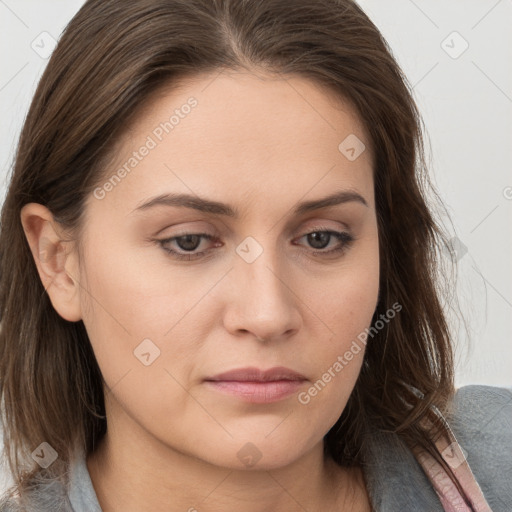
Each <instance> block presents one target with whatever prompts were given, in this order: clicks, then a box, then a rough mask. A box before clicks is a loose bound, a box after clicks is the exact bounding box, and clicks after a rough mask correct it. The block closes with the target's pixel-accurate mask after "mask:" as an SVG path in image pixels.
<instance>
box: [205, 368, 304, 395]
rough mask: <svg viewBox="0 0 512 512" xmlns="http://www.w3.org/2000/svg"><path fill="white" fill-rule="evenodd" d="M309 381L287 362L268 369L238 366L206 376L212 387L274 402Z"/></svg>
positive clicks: (206, 382)
mask: <svg viewBox="0 0 512 512" xmlns="http://www.w3.org/2000/svg"><path fill="white" fill-rule="evenodd" d="M305 381H307V379H306V377H304V375H302V374H300V373H298V372H295V371H293V370H291V369H289V368H285V367H284V366H276V367H274V368H269V369H268V370H260V369H259V368H255V367H247V368H237V369H235V370H230V371H228V372H224V373H220V374H218V375H215V376H213V377H208V378H206V379H204V382H205V384H206V385H207V386H209V387H210V388H212V389H214V390H216V391H218V392H220V393H223V394H227V395H231V396H236V397H237V398H239V399H241V400H243V401H245V402H250V403H260V404H261V403H271V402H277V401H279V400H283V399H284V398H286V397H287V396H289V395H291V394H293V393H295V392H296V391H297V390H298V389H299V388H300V387H301V386H302V385H303V383H304V382H305Z"/></svg>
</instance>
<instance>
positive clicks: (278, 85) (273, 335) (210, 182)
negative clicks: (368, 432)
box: [77, 72, 379, 468]
mask: <svg viewBox="0 0 512 512" xmlns="http://www.w3.org/2000/svg"><path fill="white" fill-rule="evenodd" d="M356 137H357V138H356ZM361 143H364V144H365V145H366V146H369V141H368V140H367V136H366V134H365V132H364V130H363V127H362V125H361V124H360V122H359V120H358V118H357V117H356V116H355V114H354V112H353V111H352V109H351V108H349V106H348V105H347V104H344V103H342V102H341V101H340V100H338V102H335V100H334V98H333V97H332V95H329V94H328V93H327V91H325V90H323V89H320V88H318V86H316V85H315V84H314V83H313V82H310V81H308V80H306V79H304V78H300V77H295V76H294V77H292V76H288V77H287V78H286V80H284V79H278V78H275V77H274V78H273V77H271V76H270V75H268V76H261V75H258V76H256V75H253V74H242V73H235V72H232V73H227V72H224V73H222V74H220V75H219V74H218V73H215V74H209V75H201V76H198V77H197V78H196V79H195V80H193V81H188V82H186V83H183V84H182V86H181V87H180V88H178V89H174V90H172V91H171V92H169V91H167V92H166V93H165V94H163V93H161V94H159V95H158V96H155V97H154V99H153V100H152V102H151V103H150V104H148V107H147V108H146V109H144V111H143V112H142V113H141V115H140V116H138V117H137V119H136V121H135V122H134V123H133V125H132V126H130V127H129V130H128V131H127V132H125V134H124V135H123V138H122V144H121V146H120V150H119V151H118V152H117V154H116V158H117V159H116V161H115V162H114V163H113V164H112V165H111V166H110V167H109V170H108V172H107V178H106V179H105V180H104V181H103V182H101V183H100V184H99V186H98V188H97V189H96V190H95V191H94V194H91V196H90V197H89V199H88V202H87V210H86V225H85V233H84V238H83V247H84V249H83V254H82V259H81V260H80V266H79V270H78V272H79V276H77V280H78V281H79V282H80V284H81V286H80V310H81V316H82V318H83V321H84V324H85V326H86V329H87V332H88V334H89V337H90V340H91V343H92V346H93V349H94V352H95V355H96V357H97V360H98V364H99V367H100V369H101V371H102V374H103V376H104V379H105V382H106V385H107V389H106V400H107V414H109V415H110V417H109V418H108V421H109V425H118V427H117V428H123V429H125V430H124V431H125V432H128V431H129V432H130V433H131V435H132V436H133V438H134V439H135V438H137V439H139V440H140V439H145V438H148V439H151V440H152V441H155V440H156V441H157V443H156V444H153V446H159V447H160V448H161V447H162V446H164V447H165V448H166V449H170V450H177V451H179V452H180V453H184V454H187V455H190V456H193V457H197V458H199V459H201V460H205V461H208V462H210V463H213V464H215V465H220V466H224V467H233V468H235V467H237V468H241V467H243V466H244V465H245V466H250V465H252V464H254V463H255V462H256V463H257V465H258V467H260V468H262V467H265V468H272V467H278V466H282V465H284V464H287V463H289V462H290V461H292V460H294V459H297V458H298V457H300V456H301V455H302V454H305V453H306V452H308V451H309V450H311V449H312V448H313V447H315V446H316V445H318V443H321V441H322V438H323V436H324V435H325V434H326V433H327V432H328V430H329V429H330V428H331V427H332V425H333V424H334V423H335V422H336V420H337V419H338V418H339V416H340V414H341V413H342V411H343V409H344V407H345V405H346V403H347V400H348V397H349V395H350V393H351V391H352V389H353V387H354V384H355V382H356V379H357V376H358V374H359V371H360V367H361V363H362V359H363V354H364V344H363V343H361V342H360V341H357V337H358V335H360V333H361V332H362V331H364V329H365V328H366V327H368V326H369V325H370V322H371V319H372V315H373V313H374V310H375V308H376V305H377V297H378V282H379V257H378V254H379V253H378V233H377V223H376V212H375V202H374V184H373V178H372V165H373V163H372V157H371V155H370V150H369V148H368V149H366V150H365V149H364V147H363V146H362V145H361ZM123 169H124V171H123ZM333 195H338V200H337V201H336V200H333V201H330V202H327V203H325V204H324V205H322V200H323V199H324V198H327V197H330V196H333ZM185 196H186V197H185ZM154 198H159V199H158V200H154ZM165 198H167V199H165ZM317 202H318V203H319V204H316V203H317ZM328 232H332V233H334V234H330V235H329V233H328ZM311 233H312V234H311ZM338 233H339V235H337V234H338ZM186 235H188V236H186ZM179 237H181V238H179ZM173 238H174V240H171V239H173ZM165 240H167V241H165ZM169 251H173V252H169ZM354 340H356V341H357V342H356V345H354ZM355 346H358V347H359V350H357V349H356V348H355ZM348 352H349V353H350V354H351V356H350V354H347V353H348ZM341 361H343V362H341ZM336 363H338V364H336ZM340 366H341V369H340ZM247 367H252V368H253V369H254V368H256V369H259V370H267V369H271V368H274V367H285V368H287V369H289V370H290V371H293V372H296V373H297V374H300V375H302V380H300V379H299V380H288V379H289V378H290V376H289V375H288V376H287V375H284V374H280V375H277V374H275V375H274V377H273V379H274V380H276V379H277V381H276V382H273V383H269V382H267V383H262V382H261V381H259V382H254V380H255V379H257V378H258V376H254V375H252V376H251V374H248V373H244V372H242V374H241V375H234V376H233V375H232V376H231V377H229V376H228V377H219V379H218V380H216V381H215V382H211V381H209V380H208V379H212V378H214V377H215V376H218V375H219V374H222V373H225V372H230V371H232V370H236V369H244V368H247ZM283 377H285V379H283ZM244 379H245V380H246V382H241V380H244ZM247 380H249V381H251V380H252V381H253V382H247ZM315 390H316V392H315ZM121 425H122V427H121ZM160 443H161V444H160ZM164 452H165V450H164Z"/></svg>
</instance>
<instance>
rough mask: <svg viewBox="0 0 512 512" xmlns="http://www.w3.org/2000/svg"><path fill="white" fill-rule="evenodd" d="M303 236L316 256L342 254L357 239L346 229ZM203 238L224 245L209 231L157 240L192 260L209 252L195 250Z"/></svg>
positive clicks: (169, 250)
mask: <svg viewBox="0 0 512 512" xmlns="http://www.w3.org/2000/svg"><path fill="white" fill-rule="evenodd" d="M302 238H306V240H307V243H308V244H309V245H310V247H313V248H314V249H317V250H316V251H311V252H312V254H313V255H315V256H329V255H334V254H340V255H341V254H343V253H344V252H345V251H347V250H348V249H349V247H350V245H351V244H352V242H353V241H354V240H355V238H354V237H353V236H352V235H351V234H349V233H347V232H345V231H333V230H328V229H317V230H315V231H310V232H309V233H307V234H305V235H303V236H302V237H300V238H299V239H298V240H301V239H302ZM202 240H208V241H210V242H211V241H213V245H214V247H220V246H221V245H222V243H221V242H219V241H218V239H216V238H215V237H214V236H213V235H210V234H208V233H183V234H180V235H177V236H173V237H171V238H166V239H164V240H156V242H158V244H159V245H160V246H161V247H162V249H164V251H165V252H167V253H168V254H170V255H171V256H172V257H173V258H176V259H178V260H187V261H191V260H195V259H199V258H203V257H204V256H206V255H207V253H208V252H209V249H205V250H203V251H199V252H194V251H196V250H197V249H198V248H199V247H200V245H201V241H202ZM332 241H338V244H337V245H335V246H334V248H331V249H329V250H324V249H325V247H328V246H329V244H330V243H331V242H332ZM171 244H175V245H174V247H175V248H177V249H178V250H175V248H171V247H170V246H171Z"/></svg>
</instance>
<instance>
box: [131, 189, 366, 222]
mask: <svg viewBox="0 0 512 512" xmlns="http://www.w3.org/2000/svg"><path fill="white" fill-rule="evenodd" d="M349 202H358V203H361V204H363V205H364V206H366V207H367V206H368V203H367V202H366V200H365V199H364V197H363V196H362V195H360V194H359V193H357V192H355V191H352V190H343V191H340V192H336V193H334V194H331V195H329V196H326V197H323V198H321V199H315V200H312V201H303V202H301V203H299V204H297V205H296V206H295V208H294V210H293V213H294V214H295V215H303V214H305V213H308V212H311V211H314V210H320V209H321V208H328V207H330V206H336V205H339V204H344V203H349ZM155 206H174V207H181V208H191V209H193V210H197V211H200V212H203V213H209V214H212V215H222V216H225V217H232V218H239V217H240V212H239V211H238V210H237V209H236V208H233V207H231V206H230V205H228V204H225V203H220V202H218V201H212V200H209V199H204V198H201V197H199V196H196V195H191V194H161V195H159V196H156V197H153V198H151V199H149V200H147V201H145V202H144V203H142V204H141V205H140V206H138V207H137V208H135V209H134V210H132V212H130V213H135V212H140V211H146V210H149V209H150V208H154V207H155Z"/></svg>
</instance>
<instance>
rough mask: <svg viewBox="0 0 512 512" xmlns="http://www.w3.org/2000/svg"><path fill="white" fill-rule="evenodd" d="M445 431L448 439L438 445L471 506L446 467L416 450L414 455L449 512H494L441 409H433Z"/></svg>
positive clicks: (428, 455) (446, 511)
mask: <svg viewBox="0 0 512 512" xmlns="http://www.w3.org/2000/svg"><path fill="white" fill-rule="evenodd" d="M432 409H433V411H434V412H435V414H436V415H437V416H438V418H440V420H441V421H442V423H443V425H444V427H445V436H446V437H444V438H443V437H441V438H440V439H438V441H437V442H436V446H437V449H438V451H439V453H440V454H441V456H442V457H443V459H444V460H445V461H446V462H447V463H448V464H449V465H450V467H451V468H452V470H453V472H454V473H455V477H456V478H457V480H458V482H459V484H460V486H461V487H462V489H464V492H465V493H466V495H467V496H468V498H469V500H470V505H468V504H467V503H466V502H465V501H464V499H463V498H462V496H461V494H460V492H459V491H458V490H457V487H456V486H455V484H454V483H453V481H452V480H451V478H450V477H449V476H448V473H447V472H446V471H445V470H444V469H443V468H442V466H441V465H440V464H439V463H438V462H437V461H436V460H435V459H434V457H432V455H430V454H429V453H428V452H426V451H422V450H420V449H416V450H413V451H414V454H415V456H416V458H417V460H418V462H419V463H420V465H421V466H422V467H423V470H424V471H425V473H426V474H427V476H428V477H429V479H430V481H431V482H432V485H433V486H434V489H435V490H436V492H437V494H438V496H439V498H440V500H441V503H442V505H443V508H444V510H445V512H492V510H491V507H490V506H489V504H488V503H487V500H486V499H485V497H484V495H483V493H482V490H481V489H480V486H479V485H478V482H477V481H476V479H475V476H474V475H473V472H472V471H471V468H470V467H469V464H468V462H467V460H466V455H465V454H464V451H463V449H462V447H461V446H460V444H459V443H458V442H457V439H456V438H455V435H454V433H453V431H452V429H451V428H450V426H449V425H448V422H447V421H446V419H445V418H444V417H443V416H442V414H441V413H440V412H439V410H438V409H437V407H432Z"/></svg>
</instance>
